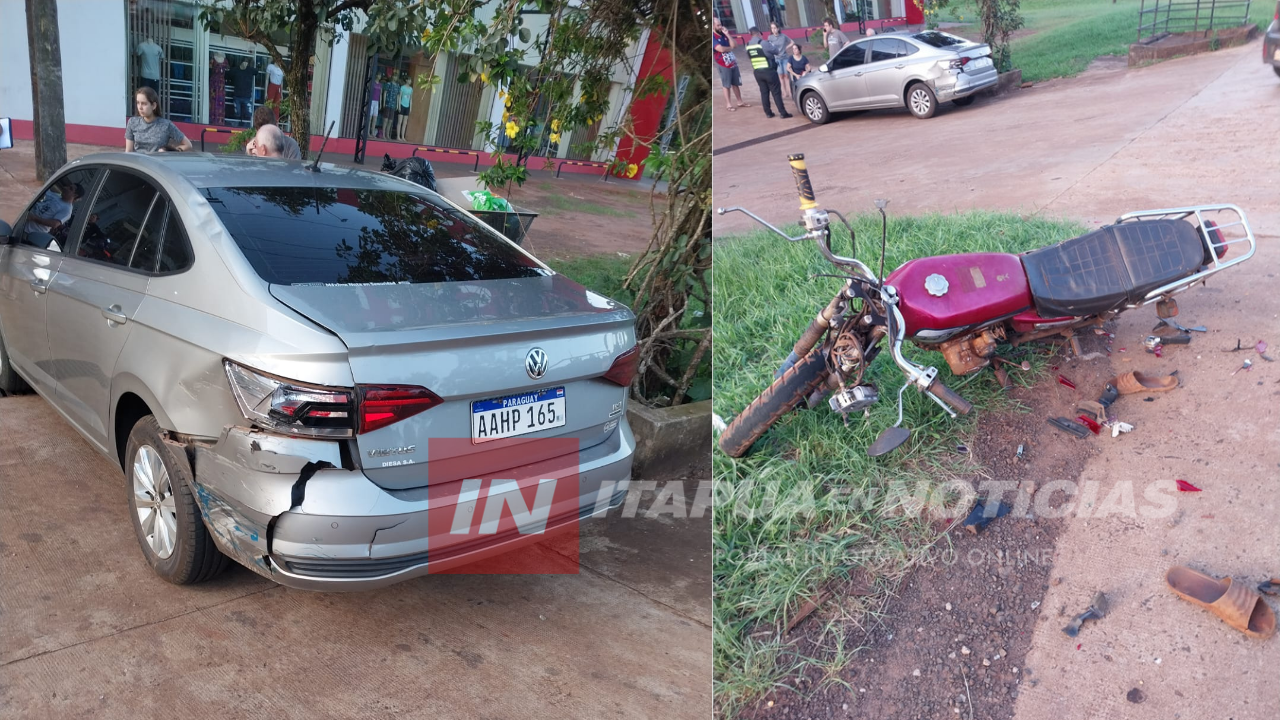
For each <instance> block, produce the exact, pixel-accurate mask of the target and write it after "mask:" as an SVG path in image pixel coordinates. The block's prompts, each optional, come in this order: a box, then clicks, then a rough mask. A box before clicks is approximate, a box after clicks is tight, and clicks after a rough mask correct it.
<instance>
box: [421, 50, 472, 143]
mask: <svg viewBox="0 0 1280 720" xmlns="http://www.w3.org/2000/svg"><path fill="white" fill-rule="evenodd" d="M459 65H460V63H459V62H458V57H457V56H456V55H454V54H452V53H450V54H449V60H448V62H447V63H446V67H445V72H444V77H442V78H441V79H440V80H441V83H440V84H441V87H440V114H439V115H438V116H437V118H438V119H437V121H436V132H435V139H434V140H433V144H435V145H437V146H440V147H451V148H470V149H473V150H474V149H476V148H474V147H473V145H474V143H475V136H476V120H477V119H478V118H477V115H476V114H477V113H478V112H479V111H480V96H481V95H482V94H483V92H484V87H483V85H482V84H481V83H478V82H473V83H460V82H458V80H457V78H458V69H459Z"/></svg>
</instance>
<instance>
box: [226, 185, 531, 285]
mask: <svg viewBox="0 0 1280 720" xmlns="http://www.w3.org/2000/svg"><path fill="white" fill-rule="evenodd" d="M204 193H205V198H206V199H208V201H209V203H210V205H212V206H213V209H214V211H215V212H216V213H217V214H218V217H219V218H220V219H221V220H222V224H223V225H225V226H226V228H227V231H228V232H230V233H231V237H232V238H233V239H234V240H235V242H236V244H237V245H239V246H240V250H241V252H243V253H244V254H245V257H246V258H248V260H249V264H251V265H252V266H253V269H254V270H256V271H257V272H258V275H260V276H261V277H262V279H263V280H266V281H267V282H269V283H273V284H277V285H316V284H336V285H354V284H373V283H437V282H458V281H467V280H501V279H507V278H522V277H536V276H540V275H548V274H550V273H548V272H547V271H546V270H543V269H542V268H541V267H539V266H538V264H537V263H536V262H534V261H533V260H532V259H530V258H529V257H528V256H527V255H525V254H524V253H522V252H520V251H519V250H518V249H516V248H515V247H514V246H512V245H511V244H510V243H508V242H506V241H505V240H503V239H502V238H501V237H500V236H498V235H497V234H496V233H495V232H494V231H492V230H491V229H489V228H488V227H487V226H484V225H481V224H479V223H477V222H476V221H474V220H472V219H471V218H469V217H467V216H466V215H464V214H463V213H461V212H459V211H458V210H456V209H455V208H453V207H451V206H449V205H448V204H447V203H444V202H441V201H440V200H438V199H436V200H433V199H432V198H431V196H429V195H417V194H412V193H407V192H398V191H392V190H354V189H349V188H309V187H266V188H254V187H223V188H206V189H205V191H204Z"/></svg>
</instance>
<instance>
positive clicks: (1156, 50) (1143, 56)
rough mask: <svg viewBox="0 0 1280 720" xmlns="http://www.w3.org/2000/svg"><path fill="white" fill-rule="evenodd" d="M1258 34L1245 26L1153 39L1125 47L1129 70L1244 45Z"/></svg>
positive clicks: (1252, 28)
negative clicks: (1127, 50)
mask: <svg viewBox="0 0 1280 720" xmlns="http://www.w3.org/2000/svg"><path fill="white" fill-rule="evenodd" d="M1258 34H1259V31H1258V26H1257V25H1256V24H1255V23H1248V24H1245V25H1241V26H1240V27H1233V28H1219V29H1217V30H1212V31H1210V30H1202V31H1200V32H1188V33H1172V34H1167V35H1162V36H1157V37H1156V38H1153V39H1150V40H1147V41H1146V42H1140V43H1134V44H1132V45H1130V46H1129V67H1135V66H1137V65H1143V64H1146V63H1152V62H1156V61H1159V60H1168V59H1170V58H1175V57H1180V56H1183V55H1195V54H1196V53H1202V52H1210V51H1212V50H1219V49H1222V48H1229V47H1236V46H1237V45H1244V44H1246V43H1249V42H1251V41H1252V40H1253V39H1254V38H1255V37H1257V36H1258Z"/></svg>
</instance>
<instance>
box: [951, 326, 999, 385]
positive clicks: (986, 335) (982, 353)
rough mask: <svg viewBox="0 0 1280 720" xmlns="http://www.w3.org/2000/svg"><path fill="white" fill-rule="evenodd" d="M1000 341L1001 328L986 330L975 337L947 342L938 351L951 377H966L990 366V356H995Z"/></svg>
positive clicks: (967, 336)
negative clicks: (948, 367) (949, 370)
mask: <svg viewBox="0 0 1280 720" xmlns="http://www.w3.org/2000/svg"><path fill="white" fill-rule="evenodd" d="M1002 339H1004V330H1003V329H1002V328H999V327H995V328H987V329H986V330H983V331H982V332H980V333H978V334H976V335H966V336H965V337H962V338H957V339H955V340H948V341H947V342H944V343H942V344H941V345H939V346H938V349H939V350H941V351H942V356H943V357H945V358H946V359H947V365H948V366H950V368H951V373H952V374H953V375H968V374H969V373H974V372H977V371H979V370H981V369H982V368H984V367H986V366H988V365H990V364H991V356H992V355H995V354H996V345H997V344H999V341H1000V340H1002Z"/></svg>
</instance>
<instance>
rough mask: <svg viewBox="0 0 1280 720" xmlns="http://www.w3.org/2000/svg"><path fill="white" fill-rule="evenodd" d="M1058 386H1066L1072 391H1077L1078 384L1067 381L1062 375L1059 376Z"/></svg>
mask: <svg viewBox="0 0 1280 720" xmlns="http://www.w3.org/2000/svg"><path fill="white" fill-rule="evenodd" d="M1058 384H1059V385H1066V386H1067V387H1069V388H1071V389H1072V390H1075V389H1076V384H1075V383H1073V382H1071V381H1070V380H1068V379H1066V378H1065V377H1063V376H1061V375H1059V376H1058Z"/></svg>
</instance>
